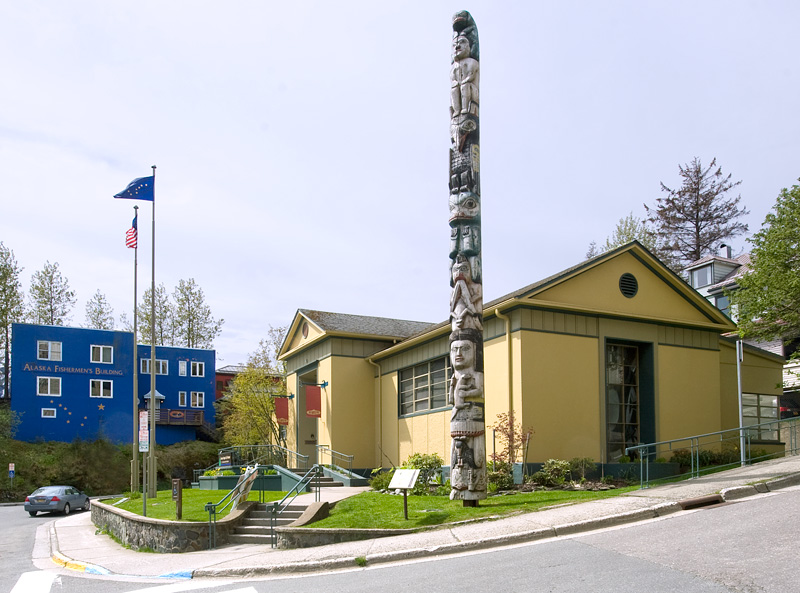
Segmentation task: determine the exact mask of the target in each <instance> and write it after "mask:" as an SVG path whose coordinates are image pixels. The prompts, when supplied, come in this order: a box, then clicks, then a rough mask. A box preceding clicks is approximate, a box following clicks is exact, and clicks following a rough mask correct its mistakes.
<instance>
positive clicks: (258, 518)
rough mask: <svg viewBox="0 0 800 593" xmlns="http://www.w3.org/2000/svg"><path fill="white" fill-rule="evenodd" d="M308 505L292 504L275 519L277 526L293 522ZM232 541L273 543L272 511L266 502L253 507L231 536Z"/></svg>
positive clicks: (235, 542) (233, 542)
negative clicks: (268, 508) (270, 511)
mask: <svg viewBox="0 0 800 593" xmlns="http://www.w3.org/2000/svg"><path fill="white" fill-rule="evenodd" d="M305 510H306V506H305V505H302V504H292V505H289V506H288V507H286V509H285V510H284V511H283V512H282V513H281V514H280V515H278V517H277V518H276V520H275V526H276V527H281V526H284V525H289V524H290V523H293V522H294V521H296V520H297V519H298V518H300V515H302V514H303V511H305ZM230 543H232V544H272V543H274V537H273V536H272V535H271V519H270V513H269V511H267V505H266V504H258V505H255V506H254V507H253V509H252V510H251V511H250V513H249V514H248V515H247V517H245V519H244V520H243V521H242V524H241V525H240V526H239V527H237V528H236V529H235V530H234V532H233V533H232V534H231V536H230Z"/></svg>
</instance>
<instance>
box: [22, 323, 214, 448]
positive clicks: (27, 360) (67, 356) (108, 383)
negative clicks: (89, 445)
mask: <svg viewBox="0 0 800 593" xmlns="http://www.w3.org/2000/svg"><path fill="white" fill-rule="evenodd" d="M133 342H134V340H133V333H131V332H124V331H108V330H96V329H83V328H74V327H60V326H49V325H31V324H24V323H15V324H14V325H13V327H12V338H11V393H12V394H13V397H12V398H11V409H12V410H13V411H14V412H17V414H18V415H19V417H20V421H21V422H20V425H19V427H18V430H17V435H16V436H17V438H18V439H20V440H24V441H36V440H45V441H67V442H69V441H72V440H74V439H76V438H81V439H85V440H94V439H96V438H101V437H102V438H105V439H108V440H110V441H112V442H117V443H130V442H131V441H132V439H133V437H134V432H133V431H134V421H133V414H134V412H133V372H134V364H135V368H136V372H137V373H138V377H137V380H138V394H137V409H138V410H145V409H147V408H148V407H149V402H150V399H151V398H150V363H151V361H150V346H148V345H141V344H140V345H138V346H137V347H136V351H135V354H136V358H135V360H134V347H133ZM155 371H156V398H155V399H156V402H157V403H158V408H157V410H158V413H157V426H156V441H157V443H158V444H160V445H171V444H173V443H177V442H180V441H186V440H195V439H197V438H209V437H211V435H212V434H213V429H214V386H215V385H214V378H215V377H214V373H215V353H214V351H213V350H200V349H195V348H173V347H167V346H157V347H156V361H155Z"/></svg>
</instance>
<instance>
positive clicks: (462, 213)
mask: <svg viewBox="0 0 800 593" xmlns="http://www.w3.org/2000/svg"><path fill="white" fill-rule="evenodd" d="M480 210H481V203H480V201H479V199H478V196H477V194H474V193H472V192H469V191H465V192H461V193H458V194H450V220H451V221H453V220H461V219H467V220H474V219H476V218H477V217H478V214H479V213H480Z"/></svg>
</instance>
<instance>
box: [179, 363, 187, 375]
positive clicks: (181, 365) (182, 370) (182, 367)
mask: <svg viewBox="0 0 800 593" xmlns="http://www.w3.org/2000/svg"><path fill="white" fill-rule="evenodd" d="M178 375H180V376H181V377H185V376H186V361H185V360H179V361H178Z"/></svg>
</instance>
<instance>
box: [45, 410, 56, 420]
mask: <svg viewBox="0 0 800 593" xmlns="http://www.w3.org/2000/svg"><path fill="white" fill-rule="evenodd" d="M55 417H56V409H55V408H42V418H55Z"/></svg>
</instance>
